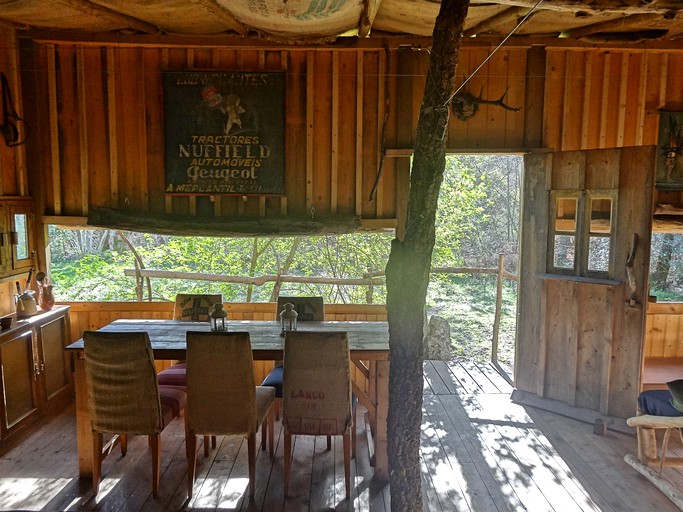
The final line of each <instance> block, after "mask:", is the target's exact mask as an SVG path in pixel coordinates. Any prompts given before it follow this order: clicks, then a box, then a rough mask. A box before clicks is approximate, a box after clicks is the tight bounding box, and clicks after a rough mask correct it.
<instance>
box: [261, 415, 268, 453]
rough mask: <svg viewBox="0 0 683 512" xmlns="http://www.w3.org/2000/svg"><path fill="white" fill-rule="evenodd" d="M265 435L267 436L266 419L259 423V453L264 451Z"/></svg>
mask: <svg viewBox="0 0 683 512" xmlns="http://www.w3.org/2000/svg"><path fill="white" fill-rule="evenodd" d="M266 435H268V418H263V422H262V423H261V451H266Z"/></svg>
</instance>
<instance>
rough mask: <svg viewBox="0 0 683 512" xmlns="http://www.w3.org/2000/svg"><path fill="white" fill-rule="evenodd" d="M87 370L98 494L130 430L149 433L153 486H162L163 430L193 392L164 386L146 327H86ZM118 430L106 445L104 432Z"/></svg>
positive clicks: (85, 350) (154, 493)
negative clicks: (106, 466) (106, 465)
mask: <svg viewBox="0 0 683 512" xmlns="http://www.w3.org/2000/svg"><path fill="white" fill-rule="evenodd" d="M83 344H84V353H85V375H86V385H87V389H88V404H89V408H90V416H91V424H92V436H93V460H94V467H93V495H96V494H97V492H98V490H99V483H100V475H101V471H102V460H103V459H104V457H106V456H107V455H108V454H109V453H110V452H111V449H112V448H113V446H114V444H115V443H116V441H117V440H120V441H121V451H122V453H123V455H125V454H126V442H125V441H126V436H128V435H146V436H148V437H149V445H150V448H151V451H152V489H153V495H154V497H157V495H158V492H159V474H160V472H159V467H160V465H161V438H160V434H161V431H162V430H163V429H164V427H166V426H167V425H168V424H169V423H170V422H171V420H173V418H175V417H177V416H179V415H180V414H181V411H182V410H183V409H185V406H186V403H187V396H186V394H185V393H184V392H183V391H182V390H179V389H178V388H173V387H171V388H167V387H165V386H159V385H158V384H157V380H156V371H155V368H154V355H153V353H152V346H151V344H150V341H149V336H148V335H147V333H146V332H144V331H140V332H127V333H112V332H100V331H86V332H84V333H83ZM105 433H109V434H115V435H114V437H113V438H112V440H111V441H110V442H108V443H107V446H106V447H104V446H103V440H104V437H103V434H105Z"/></svg>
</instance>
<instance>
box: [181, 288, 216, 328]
mask: <svg viewBox="0 0 683 512" xmlns="http://www.w3.org/2000/svg"><path fill="white" fill-rule="evenodd" d="M217 302H223V296H222V295H221V294H220V293H218V294H194V293H179V294H178V295H176V296H175V306H174V307H173V320H188V321H191V322H208V321H209V313H211V310H212V309H213V305H214V304H216V303H217Z"/></svg>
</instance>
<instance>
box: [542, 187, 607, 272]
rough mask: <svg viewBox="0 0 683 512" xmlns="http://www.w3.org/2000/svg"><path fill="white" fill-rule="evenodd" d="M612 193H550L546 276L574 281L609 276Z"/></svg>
mask: <svg viewBox="0 0 683 512" xmlns="http://www.w3.org/2000/svg"><path fill="white" fill-rule="evenodd" d="M614 202H615V196H614V192H612V191H581V192H565V191H553V192H552V193H551V201H550V205H551V216H550V218H551V219H552V220H553V222H552V228H551V230H550V236H551V240H550V249H551V250H550V251H549V253H548V256H549V258H548V265H547V266H548V272H549V273H551V274H564V275H571V276H577V277H599V278H606V277H610V276H611V275H612V260H613V250H612V245H613V244H612V239H613V235H614V223H613V221H612V219H613V215H614V214H613V208H614Z"/></svg>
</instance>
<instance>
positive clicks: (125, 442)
mask: <svg viewBox="0 0 683 512" xmlns="http://www.w3.org/2000/svg"><path fill="white" fill-rule="evenodd" d="M119 443H121V455H122V456H124V457H125V456H126V453H128V436H127V435H126V434H120V435H119Z"/></svg>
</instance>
